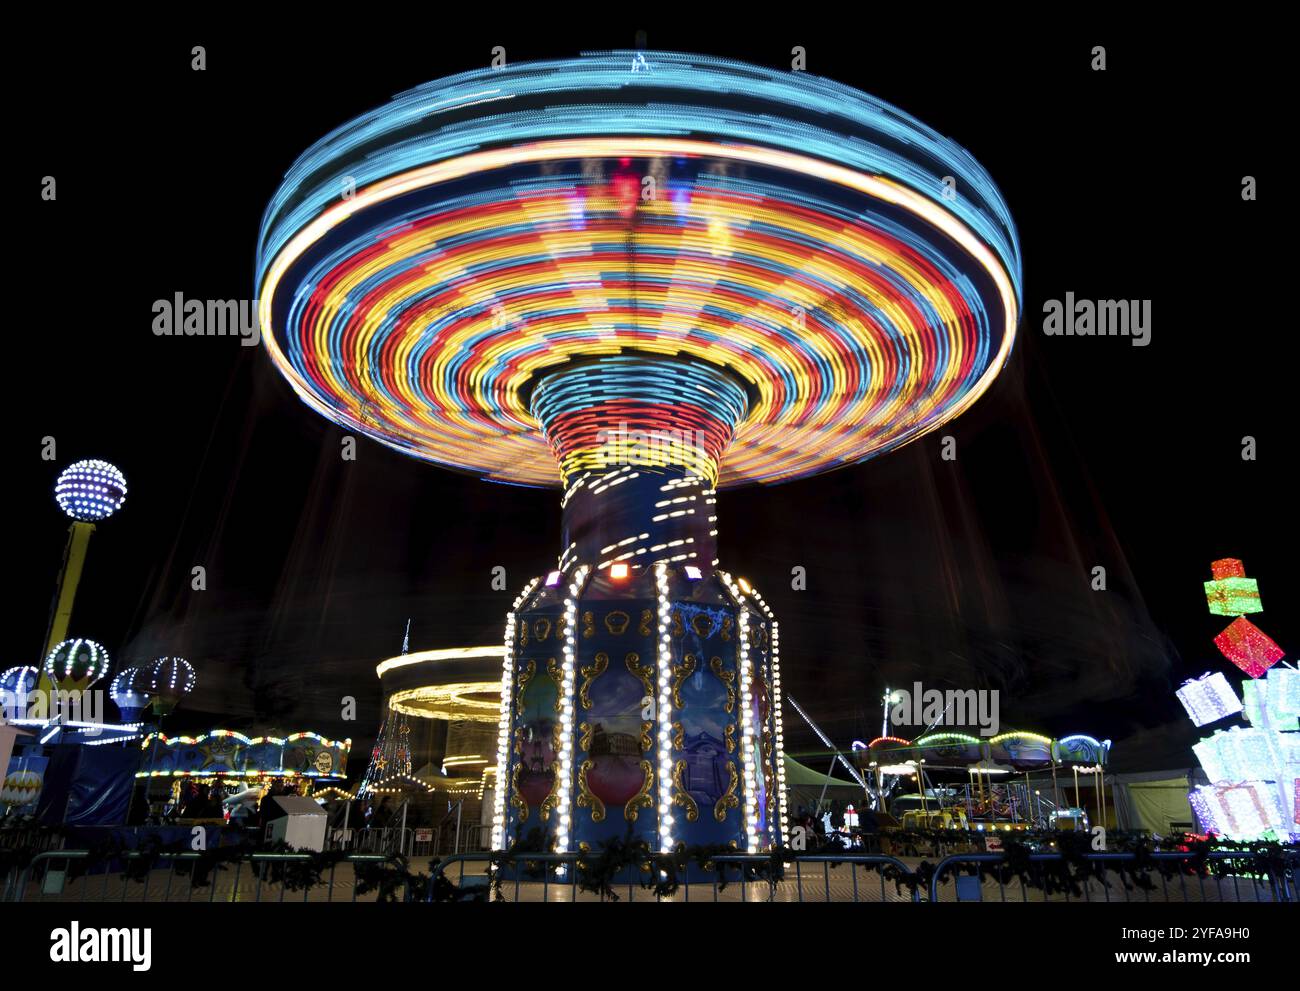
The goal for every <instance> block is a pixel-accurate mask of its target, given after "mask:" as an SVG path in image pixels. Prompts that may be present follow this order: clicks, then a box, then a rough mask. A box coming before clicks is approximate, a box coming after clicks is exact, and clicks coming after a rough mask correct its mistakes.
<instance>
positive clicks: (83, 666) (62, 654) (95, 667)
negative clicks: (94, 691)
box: [41, 639, 109, 685]
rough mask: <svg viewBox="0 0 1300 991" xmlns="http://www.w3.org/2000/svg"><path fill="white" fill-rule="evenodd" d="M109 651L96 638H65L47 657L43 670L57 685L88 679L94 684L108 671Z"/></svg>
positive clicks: (89, 683) (90, 683)
mask: <svg viewBox="0 0 1300 991" xmlns="http://www.w3.org/2000/svg"><path fill="white" fill-rule="evenodd" d="M108 663H109V658H108V651H107V650H106V649H104V646H103V645H102V644H98V643H96V642H95V641H94V640H75V639H74V640H64V641H63V642H62V643H59V644H56V645H55V647H54V649H53V650H51V651H50V652H49V654H48V655H47V656H46V658H45V663H44V665H42V667H41V670H42V671H44V672H45V674H46V675H48V676H49V678H50V680H51V681H53V682H54V683H55V684H57V685H63V684H68V683H72V682H81V681H86V682H87V684H88V685H93V684H94V683H95V682H97V681H99V679H100V678H102V677H104V675H106V674H107V673H108Z"/></svg>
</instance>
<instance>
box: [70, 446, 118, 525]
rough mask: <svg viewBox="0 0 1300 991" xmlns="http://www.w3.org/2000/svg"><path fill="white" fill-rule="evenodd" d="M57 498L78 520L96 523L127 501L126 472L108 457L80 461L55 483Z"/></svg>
mask: <svg viewBox="0 0 1300 991" xmlns="http://www.w3.org/2000/svg"><path fill="white" fill-rule="evenodd" d="M54 499H55V501H56V502H57V503H58V504H59V508H60V509H62V510H63V511H64V512H65V513H67V514H68V515H69V516H71V517H72V518H73V519H74V520H78V521H80V522H82V523H95V522H97V521H99V520H104V519H107V518H108V517H110V516H112V515H113V514H114V513H115V512H117V511H118V510H119V509H120V508H121V507H122V503H123V502H124V501H126V476H125V475H123V474H122V472H121V471H120V470H119V469H118V468H117V467H115V466H114V465H111V464H109V463H108V462H107V461H100V460H98V459H95V458H91V459H89V460H87V461H77V462H75V463H74V464H70V465H68V467H67V468H65V469H63V472H62V473H61V474H60V475H59V478H58V481H56V482H55V483H54Z"/></svg>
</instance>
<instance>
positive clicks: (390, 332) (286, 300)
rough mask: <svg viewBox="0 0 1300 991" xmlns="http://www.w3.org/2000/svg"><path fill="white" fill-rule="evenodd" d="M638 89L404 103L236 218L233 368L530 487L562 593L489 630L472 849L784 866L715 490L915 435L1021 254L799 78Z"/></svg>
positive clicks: (970, 380) (565, 64)
mask: <svg viewBox="0 0 1300 991" xmlns="http://www.w3.org/2000/svg"><path fill="white" fill-rule="evenodd" d="M645 58H646V59H647V60H648V64H650V65H651V66H652V67H653V71H651V72H638V73H631V72H630V71H629V67H630V65H631V64H632V53H610V54H598V55H591V56H586V57H583V58H581V59H577V60H572V61H562V62H547V63H535V64H520V65H512V66H508V67H506V68H503V69H500V70H486V69H485V70H482V71H477V72H470V73H466V74H463V75H460V76H456V77H452V78H450V79H444V80H439V81H436V82H433V83H430V84H428V85H426V86H422V87H420V88H418V89H415V90H412V91H411V92H409V93H406V94H403V95H400V96H398V97H397V98H395V99H394V100H393V101H392V102H391V103H390V104H388V105H386V106H384V107H381V108H379V109H378V110H375V111H373V112H371V113H368V114H365V115H363V116H362V117H361V118H359V119H358V120H356V121H353V122H352V123H351V124H349V125H347V126H345V127H342V128H339V129H337V130H335V131H334V132H332V133H331V134H330V135H329V136H328V137H326V138H324V139H323V140H322V141H320V142H319V143H317V144H316V145H315V146H314V147H312V148H311V149H309V150H308V151H307V152H306V153H305V154H304V155H303V156H302V157H301V158H300V159H299V161H298V162H297V163H295V165H294V166H293V167H292V168H291V169H290V171H289V173H288V175H287V178H286V180H285V182H284V184H283V185H282V186H281V188H280V190H279V191H278V192H277V193H276V195H275V196H274V198H273V199H272V201H271V203H270V205H269V206H268V208H267V211H266V214H265V217H264V220H263V226H262V232H261V239H260V243H259V249H258V263H257V272H258V287H257V296H258V299H259V322H260V325H261V329H262V340H263V341H264V342H265V344H266V348H267V351H268V354H269V356H270V358H271V360H272V361H273V362H274V364H275V365H276V367H277V368H278V369H279V371H280V372H281V373H282V374H283V375H284V376H285V377H286V378H287V379H288V380H289V381H290V383H291V384H292V386H293V388H294V390H295V391H296V392H297V394H298V395H299V397H300V398H301V399H302V400H303V401H304V402H306V403H307V404H308V405H309V406H311V407H312V408H313V409H315V410H317V411H318V412H319V413H321V414H323V415H324V416H326V417H328V418H329V419H331V420H333V421H334V422H336V423H338V424H340V425H342V426H343V427H344V428H345V429H347V430H349V431H353V432H360V433H363V434H366V435H368V436H370V437H372V438H374V439H376V440H378V441H379V442H381V443H384V444H386V445H388V446H391V447H394V448H396V449H398V450H400V451H403V452H405V453H407V454H411V455H413V456H415V457H419V458H422V459H424V460H428V461H431V462H434V463H437V464H440V465H444V466H448V467H452V468H456V469H459V470H464V471H468V472H472V473H475V474H478V475H481V476H483V477H485V478H487V479H490V480H492V481H498V482H509V483H516V484H522V485H534V486H550V485H555V484H556V482H557V476H558V482H559V485H560V487H561V488H562V490H563V495H562V497H561V507H562V513H563V524H562V541H561V553H560V556H559V560H558V562H557V566H556V567H555V568H554V569H553V570H552V572H551V574H550V575H549V576H548V577H547V579H546V580H545V582H542V581H534V582H532V583H530V585H529V587H528V589H527V590H526V591H525V593H524V594H523V595H521V596H520V598H519V600H518V601H517V602H516V603H515V606H514V608H512V609H511V611H510V613H509V616H508V619H507V631H506V642H505V648H506V657H505V659H504V662H503V668H502V687H501V696H500V697H501V723H500V727H499V734H498V741H497V743H498V745H497V752H498V761H499V773H498V776H497V777H498V786H497V787H496V788H495V795H494V802H495V807H494V822H493V847H494V848H497V849H500V848H502V847H505V846H508V845H510V843H512V842H514V841H516V840H519V839H524V838H527V836H528V834H529V833H530V832H532V831H534V830H536V831H537V832H538V833H539V835H540V836H543V837H548V838H549V842H550V843H551V845H552V846H553V848H555V849H561V850H568V849H579V850H583V849H594V848H596V847H597V846H598V845H599V844H600V843H601V842H603V841H605V840H607V839H610V838H613V837H619V838H622V837H623V836H625V835H627V834H628V833H629V832H630V834H631V835H632V836H633V837H634V838H637V839H641V840H644V841H645V842H646V843H648V844H649V845H650V846H651V848H652V849H659V850H663V849H677V848H679V847H681V846H683V845H686V846H693V845H718V844H723V845H725V844H732V845H734V846H735V847H736V848H738V849H742V850H752V851H761V850H766V849H768V848H769V847H771V846H773V845H774V844H778V843H781V842H783V841H784V839H785V837H786V833H785V814H786V798H785V794H784V786H783V777H784V761H783V757H782V739H783V738H782V734H783V725H782V715H781V703H780V699H781V696H780V670H779V656H778V645H779V631H778V624H777V622H776V620H775V618H774V617H773V615H772V613H771V610H770V609H768V608H767V606H766V605H765V603H764V602H763V600H762V598H761V597H760V596H759V594H758V593H757V591H755V590H754V589H753V588H752V586H750V585H748V584H747V583H746V582H744V580H743V579H732V578H731V577H730V576H729V575H727V574H726V573H725V572H723V571H720V570H719V569H718V563H719V561H718V556H717V551H716V547H717V534H718V512H717V494H718V491H719V489H720V488H723V487H730V486H737V485H740V484H744V483H749V482H767V483H772V482H781V481H785V480H789V479H795V478H800V477H803V476H807V475H812V474H815V473H818V472H822V471H826V470H828V469H831V468H835V467H838V466H841V465H847V464H854V463H858V462H861V461H864V460H866V459H868V458H870V457H873V456H875V455H877V454H881V453H884V452H887V451H890V450H893V449H895V448H898V447H900V446H902V445H903V444H906V443H908V442H910V441H912V440H915V439H916V438H918V437H920V436H922V435H924V434H925V433H927V432H928V431H931V430H933V429H935V428H937V427H939V426H941V425H942V424H944V423H946V422H948V421H949V420H951V419H952V418H953V417H955V416H957V415H958V414H960V413H961V412H963V411H964V410H965V409H967V408H968V407H969V406H970V405H971V404H972V403H973V402H975V400H976V399H977V398H978V397H979V396H980V395H981V394H982V393H983V392H984V391H985V390H986V389H987V388H988V387H989V385H990V384H991V382H992V381H993V379H994V378H995V377H996V376H997V374H998V373H999V371H1000V370H1001V368H1002V367H1003V365H1004V364H1005V362H1006V360H1007V357H1008V356H1009V354H1010V351H1011V347H1012V342H1013V339H1014V336H1015V328H1016V323H1017V319H1018V311H1019V306H1020V296H1021V290H1020V250H1019V244H1018V240H1017V235H1016V232H1015V228H1014V225H1013V224H1012V222H1011V218H1010V214H1009V211H1008V210H1007V207H1006V204H1005V203H1004V201H1003V199H1002V197H1001V194H1000V193H999V192H998V190H997V189H996V187H995V186H994V185H993V182H992V180H991V179H990V177H989V176H988V174H987V173H986V172H985V171H984V170H983V169H982V168H981V167H980V166H979V165H978V163H976V162H975V161H974V160H973V159H972V158H971V156H970V155H969V154H968V153H967V152H965V151H964V150H962V149H961V148H960V147H958V146H957V145H956V144H954V143H953V142H951V141H950V140H948V139H946V138H943V137H942V136H940V135H939V134H937V133H936V132H934V131H933V130H931V129H930V128H928V127H926V126H925V125H923V124H921V123H920V122H918V121H916V120H914V119H913V118H911V117H909V116H907V115H906V114H904V113H902V112H900V111H898V110H896V109H894V108H892V107H890V106H888V105H886V104H883V103H881V102H879V101H877V100H874V99H872V98H871V97H868V96H865V95H864V94H861V93H858V92H856V91H854V90H851V89H849V88H847V87H844V86H842V85H839V84H837V83H833V82H830V81H828V80H824V79H819V78H817V77H814V76H811V75H809V74H807V73H790V72H787V71H775V70H769V69H763V68H759V67H756V66H750V65H744V64H741V63H737V62H730V61H724V60H719V59H712V58H707V57H698V56H689V55H679V54H655V55H646V56H645ZM340 177H348V179H349V185H348V187H347V188H346V189H344V188H342V187H341V185H340ZM953 180H956V183H957V188H958V189H959V190H960V192H959V195H957V196H955V197H953V196H951V195H949V191H950V190H951V189H952V188H953V187H952V183H953ZM341 193H342V194H345V195H342V196H341V195H340V194H341ZM557 464H558V472H557V470H556V468H557ZM557 572H558V574H557Z"/></svg>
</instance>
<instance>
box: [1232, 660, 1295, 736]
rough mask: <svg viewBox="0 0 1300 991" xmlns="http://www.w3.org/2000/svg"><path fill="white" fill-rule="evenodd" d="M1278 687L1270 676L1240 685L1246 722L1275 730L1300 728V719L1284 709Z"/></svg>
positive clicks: (1283, 698) (1275, 669)
mask: <svg viewBox="0 0 1300 991" xmlns="http://www.w3.org/2000/svg"><path fill="white" fill-rule="evenodd" d="M1277 670H1278V669H1277V668H1274V669H1273V671H1270V672H1269V674H1270V675H1272V674H1273V673H1274V672H1275V671H1277ZM1279 687H1280V683H1279V682H1274V681H1272V680H1271V678H1254V679H1252V680H1250V681H1247V682H1246V683H1245V684H1243V685H1242V686H1241V698H1242V703H1243V713H1242V715H1243V716H1244V717H1245V719H1246V721H1247V722H1248V723H1251V724H1252V725H1255V726H1266V727H1268V728H1270V729H1275V730H1294V729H1300V721H1298V720H1297V719H1296V717H1295V716H1293V715H1291V714H1290V713H1289V712H1286V711H1285V708H1286V701H1287V700H1286V698H1285V696H1284V695H1283V694H1282V692H1281V691H1279V690H1278V689H1279Z"/></svg>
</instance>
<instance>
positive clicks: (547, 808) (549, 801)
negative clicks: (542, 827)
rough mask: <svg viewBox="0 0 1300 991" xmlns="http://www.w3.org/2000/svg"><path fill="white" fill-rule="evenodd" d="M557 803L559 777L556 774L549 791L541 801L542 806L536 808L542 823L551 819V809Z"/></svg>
mask: <svg viewBox="0 0 1300 991" xmlns="http://www.w3.org/2000/svg"><path fill="white" fill-rule="evenodd" d="M559 802H560V777H559V775H558V774H557V775H556V776H555V780H554V781H552V782H551V790H550V791H548V792H547V793H546V797H545V798H543V799H542V804H541V805H540V806H538V809H537V811H538V813H539V814H540V815H541V817H542V822H545V821H546V820H547V819H549V818H550V817H551V809H553V808H555V806H556V805H558V804H559Z"/></svg>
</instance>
